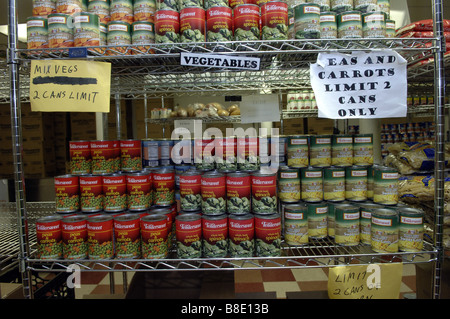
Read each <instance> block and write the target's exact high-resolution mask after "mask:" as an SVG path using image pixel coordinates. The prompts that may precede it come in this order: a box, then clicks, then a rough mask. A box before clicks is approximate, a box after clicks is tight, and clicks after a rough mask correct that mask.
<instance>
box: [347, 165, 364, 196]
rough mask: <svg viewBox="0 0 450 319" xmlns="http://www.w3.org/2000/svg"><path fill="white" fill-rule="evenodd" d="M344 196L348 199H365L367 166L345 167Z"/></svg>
mask: <svg viewBox="0 0 450 319" xmlns="http://www.w3.org/2000/svg"><path fill="white" fill-rule="evenodd" d="M345 198H346V199H347V200H350V201H358V202H361V201H365V200H367V167H366V166H351V167H346V168H345Z"/></svg>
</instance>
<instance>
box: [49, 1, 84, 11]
mask: <svg viewBox="0 0 450 319" xmlns="http://www.w3.org/2000/svg"><path fill="white" fill-rule="evenodd" d="M81 11H83V0H56V13H64V14H74V13H77V12H81Z"/></svg>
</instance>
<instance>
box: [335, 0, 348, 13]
mask: <svg viewBox="0 0 450 319" xmlns="http://www.w3.org/2000/svg"><path fill="white" fill-rule="evenodd" d="M330 9H331V11H334V12H336V13H341V12H345V11H350V10H353V0H330Z"/></svg>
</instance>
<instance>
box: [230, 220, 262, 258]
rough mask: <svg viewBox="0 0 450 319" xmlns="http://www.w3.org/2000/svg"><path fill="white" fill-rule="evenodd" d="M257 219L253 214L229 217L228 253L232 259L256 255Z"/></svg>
mask: <svg viewBox="0 0 450 319" xmlns="http://www.w3.org/2000/svg"><path fill="white" fill-rule="evenodd" d="M254 238H255V219H254V217H253V215H252V214H245V215H235V214H230V215H229V216H228V241H229V246H228V252H229V255H230V257H252V256H253V255H254V254H255V240H254Z"/></svg>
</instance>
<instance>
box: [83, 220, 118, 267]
mask: <svg viewBox="0 0 450 319" xmlns="http://www.w3.org/2000/svg"><path fill="white" fill-rule="evenodd" d="M113 227H114V226H113V218H112V216H109V215H105V214H99V215H93V216H90V217H88V219H87V236H88V254H89V259H111V258H113V257H114V229H113Z"/></svg>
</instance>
